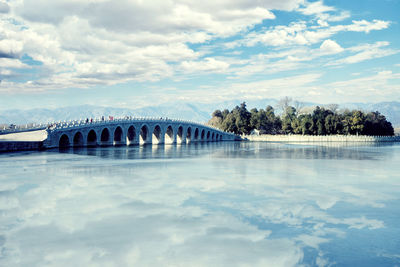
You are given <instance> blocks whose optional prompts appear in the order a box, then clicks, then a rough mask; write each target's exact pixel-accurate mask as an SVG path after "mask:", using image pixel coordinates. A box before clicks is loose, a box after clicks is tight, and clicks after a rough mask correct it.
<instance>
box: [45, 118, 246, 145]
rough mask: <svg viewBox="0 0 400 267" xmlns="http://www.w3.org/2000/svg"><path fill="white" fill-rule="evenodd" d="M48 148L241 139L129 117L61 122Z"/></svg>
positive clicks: (52, 129) (193, 125)
mask: <svg viewBox="0 0 400 267" xmlns="http://www.w3.org/2000/svg"><path fill="white" fill-rule="evenodd" d="M47 132H48V137H47V140H46V141H45V142H44V146H45V147H46V148H55V147H61V148H66V147H95V146H121V145H128V146H129V145H135V144H136V145H140V144H174V143H177V144H185V143H191V142H217V141H234V140H240V137H239V136H236V135H235V134H232V133H227V132H224V131H221V130H219V129H217V128H214V127H211V126H208V125H204V124H199V123H195V122H190V121H182V120H171V119H161V118H160V119H145V118H133V119H132V118H126V119H116V120H107V121H104V120H96V121H91V122H88V121H74V122H69V123H58V124H55V125H53V126H52V127H50V128H49V129H48V130H47Z"/></svg>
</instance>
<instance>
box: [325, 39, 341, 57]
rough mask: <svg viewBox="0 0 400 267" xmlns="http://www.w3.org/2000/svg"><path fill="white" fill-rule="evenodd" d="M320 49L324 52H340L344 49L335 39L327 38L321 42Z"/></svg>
mask: <svg viewBox="0 0 400 267" xmlns="http://www.w3.org/2000/svg"><path fill="white" fill-rule="evenodd" d="M320 50H321V52H322V53H326V54H337V53H340V52H342V51H343V50H344V49H343V48H342V47H341V46H340V45H339V44H338V43H336V42H335V41H332V40H330V39H328V40H325V41H324V42H323V43H322V44H321V46H320Z"/></svg>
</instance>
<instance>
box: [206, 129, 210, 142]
mask: <svg viewBox="0 0 400 267" xmlns="http://www.w3.org/2000/svg"><path fill="white" fill-rule="evenodd" d="M206 139H207V141H210V131H207V137H206Z"/></svg>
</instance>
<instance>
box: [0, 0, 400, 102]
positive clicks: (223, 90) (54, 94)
mask: <svg viewBox="0 0 400 267" xmlns="http://www.w3.org/2000/svg"><path fill="white" fill-rule="evenodd" d="M399 14H400V0H381V1H376V0H363V1H348V0H338V1H333V0H325V1H305V0H280V1H275V0H258V1H254V0H236V1H235V0H218V1H215V0H213V1H209V0H202V1H192V0H176V1H172V0H171V1H169V0H161V1H158V0H154V1H153V0H149V1H144V0H119V1H112V0H86V1H81V0H57V1H55V0H0V80H1V82H0V110H5V109H29V108H57V107H65V106H73V105H83V104H91V105H102V106H113V107H124V108H138V107H144V106H151V105H158V104H163V103H174V102H189V103H192V102H196V103H214V102H222V101H228V100H233V99H240V100H243V101H246V100H251V99H253V100H254V99H264V98H275V99H279V98H282V97H285V96H289V97H292V98H293V99H296V100H299V101H306V102H314V103H315V102H317V103H322V104H328V103H338V104H340V103H346V102H371V103H374V102H381V101H400V25H399V23H400V19H399V18H400V16H399Z"/></svg>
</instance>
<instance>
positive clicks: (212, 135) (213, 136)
mask: <svg viewBox="0 0 400 267" xmlns="http://www.w3.org/2000/svg"><path fill="white" fill-rule="evenodd" d="M214 138H215V133H214V132H213V133H212V134H211V140H212V141H214V140H215V139H214Z"/></svg>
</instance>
